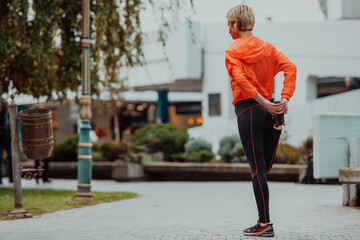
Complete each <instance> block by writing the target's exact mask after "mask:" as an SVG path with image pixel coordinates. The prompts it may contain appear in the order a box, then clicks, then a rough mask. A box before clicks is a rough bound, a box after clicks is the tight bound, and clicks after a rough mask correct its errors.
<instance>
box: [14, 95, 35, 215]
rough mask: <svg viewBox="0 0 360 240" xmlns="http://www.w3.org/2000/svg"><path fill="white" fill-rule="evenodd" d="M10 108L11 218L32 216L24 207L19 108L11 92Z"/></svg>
mask: <svg viewBox="0 0 360 240" xmlns="http://www.w3.org/2000/svg"><path fill="white" fill-rule="evenodd" d="M9 109H10V111H9V112H10V131H11V149H12V167H13V178H14V210H13V211H12V212H10V213H9V218H31V217H32V215H31V214H30V213H29V212H28V211H26V210H25V209H24V208H23V201H22V188H21V166H20V147H19V128H18V109H17V104H16V103H15V101H14V95H13V94H11V103H10V105H9Z"/></svg>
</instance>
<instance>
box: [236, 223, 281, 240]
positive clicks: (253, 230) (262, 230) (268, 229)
mask: <svg viewBox="0 0 360 240" xmlns="http://www.w3.org/2000/svg"><path fill="white" fill-rule="evenodd" d="M243 233H244V235H245V236H257V237H273V236H275V233H274V228H273V224H272V223H269V224H267V225H266V226H265V227H262V226H260V225H259V223H256V225H254V226H252V227H249V228H247V229H245V230H244V231H243Z"/></svg>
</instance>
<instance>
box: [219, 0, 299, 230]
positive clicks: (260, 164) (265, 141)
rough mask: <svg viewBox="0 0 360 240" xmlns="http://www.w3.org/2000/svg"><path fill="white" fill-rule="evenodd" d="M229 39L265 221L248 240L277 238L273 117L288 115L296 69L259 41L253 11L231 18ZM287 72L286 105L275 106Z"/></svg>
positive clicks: (238, 108)
mask: <svg viewBox="0 0 360 240" xmlns="http://www.w3.org/2000/svg"><path fill="white" fill-rule="evenodd" d="M226 17H227V19H228V26H229V34H230V35H231V37H232V38H233V39H234V40H235V41H234V42H233V43H232V44H231V45H230V47H229V48H228V49H227V50H226V61H225V64H226V68H227V70H228V73H229V76H230V77H231V81H230V84H231V88H232V91H233V102H232V103H233V105H234V106H235V113H236V115H237V122H238V130H239V134H240V138H241V142H242V144H243V147H244V150H245V153H246V156H247V158H248V160H249V164H250V167H251V180H252V184H253V189H254V194H255V199H256V204H257V208H258V213H259V219H258V222H257V224H256V225H255V226H253V227H250V228H247V229H245V230H244V234H245V235H248V236H262V237H273V236H275V234H274V230H273V224H272V223H270V215H269V190H268V185H267V179H266V174H267V173H268V172H269V171H270V169H271V166H272V164H273V161H274V157H275V153H276V149H277V145H278V142H279V138H280V134H281V129H282V126H280V127H277V126H275V125H274V123H273V120H272V119H273V118H272V115H278V114H286V113H287V111H288V101H289V100H290V98H291V97H292V95H293V93H294V91H295V81H296V66H295V65H294V64H293V63H292V62H290V60H289V59H288V58H287V57H286V56H285V55H284V54H283V53H281V52H278V51H277V50H276V48H275V47H274V46H273V45H271V44H270V43H267V42H264V41H263V40H261V39H259V38H257V37H255V36H253V33H252V30H253V27H254V25H255V15H254V13H253V10H252V8H251V7H249V6H247V5H244V4H242V5H238V6H235V7H234V8H232V9H231V10H230V11H229V12H228V14H227V16H226ZM280 71H284V77H285V80H284V87H283V89H282V92H281V103H278V104H275V103H272V102H270V101H269V100H270V98H271V97H272V92H273V87H274V77H275V75H276V74H277V73H278V72H280Z"/></svg>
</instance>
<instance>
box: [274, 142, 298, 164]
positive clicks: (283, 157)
mask: <svg viewBox="0 0 360 240" xmlns="http://www.w3.org/2000/svg"><path fill="white" fill-rule="evenodd" d="M299 160H300V154H299V150H298V149H297V148H296V147H294V146H291V145H289V144H287V143H279V146H278V149H277V151H276V156H275V162H276V163H286V164H297V163H299Z"/></svg>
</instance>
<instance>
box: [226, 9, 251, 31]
mask: <svg viewBox="0 0 360 240" xmlns="http://www.w3.org/2000/svg"><path fill="white" fill-rule="evenodd" d="M226 17H227V19H228V21H229V22H231V24H234V23H235V22H236V21H237V22H238V28H239V29H238V30H240V31H242V32H245V31H252V30H253V28H254V25H255V15H254V11H253V9H252V8H251V7H249V6H247V5H245V4H241V5H237V6H235V7H233V8H232V9H230V11H229V12H228V14H227V15H226Z"/></svg>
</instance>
